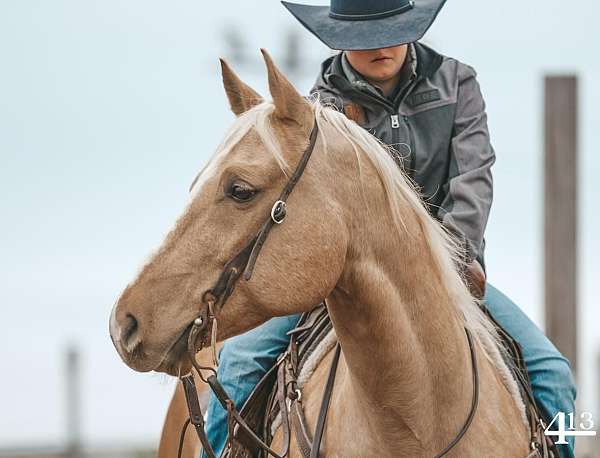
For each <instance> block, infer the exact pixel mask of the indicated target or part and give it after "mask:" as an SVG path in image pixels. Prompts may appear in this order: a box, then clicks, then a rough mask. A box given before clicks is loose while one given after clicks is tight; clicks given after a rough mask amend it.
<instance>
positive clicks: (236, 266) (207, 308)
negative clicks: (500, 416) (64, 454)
mask: <svg viewBox="0 0 600 458" xmlns="http://www.w3.org/2000/svg"><path fill="white" fill-rule="evenodd" d="M318 133H319V128H318V125H317V122H316V120H315V123H314V125H313V127H312V130H311V133H310V137H309V143H308V146H307V148H306V149H305V150H304V153H303V154H302V157H301V159H300V162H299V163H298V165H297V166H296V169H295V170H294V173H293V174H292V176H291V177H290V178H289V180H288V182H287V184H286V185H285V187H284V188H283V190H282V191H281V194H280V195H279V198H278V199H277V200H276V201H275V203H274V204H273V206H272V208H271V212H270V215H269V218H268V219H267V220H266V221H265V223H264V224H263V225H262V227H261V228H260V230H259V232H258V234H257V235H256V236H255V237H254V238H252V239H251V240H250V241H249V242H248V243H247V245H246V246H245V247H244V248H243V249H242V250H241V251H240V252H239V253H237V254H236V255H235V256H234V257H233V258H231V259H230V260H229V261H228V262H227V264H225V266H224V268H223V270H222V272H221V274H220V275H219V278H218V279H217V281H216V282H215V284H214V285H213V287H212V288H211V289H209V290H208V291H206V292H205V293H204V294H203V296H202V304H203V306H202V309H201V310H200V314H199V315H198V316H197V317H196V318H195V319H194V321H193V322H192V323H191V324H190V332H189V335H188V339H187V354H188V356H189V359H190V361H191V364H192V366H193V368H194V369H195V370H196V372H197V373H198V376H199V377H200V379H201V380H202V382H204V383H206V384H208V385H209V387H210V388H211V390H212V391H213V393H214V394H215V396H216V398H217V399H218V401H219V403H220V404H221V405H222V406H223V408H224V409H225V410H226V411H227V414H228V420H227V423H228V429H229V438H228V443H227V446H226V447H227V449H229V450H231V449H232V447H233V433H234V428H235V427H236V426H237V427H238V428H241V429H242V430H243V431H244V433H246V434H247V436H248V437H249V439H250V440H251V441H252V442H253V443H254V445H256V446H257V447H258V448H260V449H261V450H262V451H263V452H265V453H266V454H267V456H268V455H270V456H272V457H274V458H284V457H286V456H287V455H288V453H289V449H290V425H289V417H288V415H287V412H288V411H289V409H290V404H291V402H294V401H296V400H298V399H299V397H298V398H296V399H292V398H290V399H289V400H288V399H286V396H285V393H283V388H282V387H280V389H279V390H278V391H280V392H281V393H278V395H277V402H278V403H279V407H280V410H281V412H282V415H283V414H285V418H286V421H284V422H283V423H284V424H283V427H284V438H285V440H284V442H285V444H286V445H285V448H284V451H283V452H280V453H278V452H276V451H274V450H273V449H272V448H271V447H270V446H269V445H268V444H266V443H265V442H264V441H263V440H262V439H261V438H260V437H259V436H258V435H257V434H256V433H255V432H254V431H253V430H252V428H250V426H248V424H247V423H246V421H244V419H243V418H242V417H241V415H240V413H239V411H238V410H237V408H236V407H235V404H234V402H233V401H232V400H231V398H230V397H229V395H228V394H227V392H226V390H225V388H223V386H222V385H221V384H220V383H219V381H218V380H217V373H216V371H215V369H214V368H212V367H205V366H200V365H199V364H198V362H197V360H196V353H197V352H198V351H199V350H201V349H202V348H203V347H204V346H205V344H206V342H205V341H204V340H205V336H204V331H206V330H207V329H209V328H210V334H211V336H210V346H211V347H212V352H213V361H214V363H215V365H217V364H218V358H217V354H216V339H217V318H216V314H217V313H218V311H220V310H221V309H222V308H223V306H224V305H225V303H226V302H227V299H229V297H230V296H231V294H232V293H233V291H234V288H235V285H236V283H237V281H238V280H239V278H240V277H241V276H242V274H243V276H244V280H246V281H249V280H250V279H251V277H252V273H253V271H254V266H255V264H256V261H257V259H258V256H259V254H260V251H261V249H262V247H263V245H264V243H265V241H266V239H267V237H268V235H269V233H270V231H271V229H272V228H273V227H274V226H275V225H278V224H281V223H282V222H283V221H284V219H285V217H286V214H287V208H286V201H287V199H288V198H289V196H290V194H291V193H292V191H293V190H294V187H295V186H296V184H297V183H298V181H299V180H300V178H301V177H302V174H303V173H304V170H305V168H306V165H307V163H308V161H309V159H310V157H311V155H312V152H313V150H314V148H315V144H316V140H317V137H318ZM465 332H466V334H467V341H468V344H469V350H470V354H471V363H472V368H473V400H472V403H471V408H470V411H469V414H468V416H467V419H466V421H465V423H464V424H463V426H462V428H461V430H460V431H459V433H458V434H457V436H456V437H455V438H454V439H453V440H452V441H451V442H450V444H448V446H447V447H446V448H445V449H444V450H443V451H442V452H440V453H439V454H438V455H436V457H435V458H441V457H443V456H444V455H446V454H447V453H448V452H449V451H450V450H451V449H452V448H453V447H454V446H455V445H456V444H458V442H459V441H460V440H461V439H462V437H463V436H464V435H465V434H466V432H467V431H468V429H469V426H470V425H471V423H472V421H473V418H474V416H475V412H476V410H477V404H478V399H479V372H478V369H477V358H476V355H475V347H474V345H473V341H472V337H471V334H470V332H469V330H468V329H466V328H465ZM200 336H202V338H201V341H200V345H199V346H198V345H197V340H198V338H199V337H200ZM339 357H340V347H339V344H338V345H337V347H336V350H335V355H334V359H333V364H332V367H331V368H330V371H329V377H328V380H327V384H326V387H325V388H326V389H325V392H324V395H323V400H322V403H321V409H320V412H319V418H318V421H317V430H316V431H315V440H314V442H313V443H312V444H307V445H308V451H309V452H310V458H316V457H318V456H319V449H320V444H321V439H322V436H323V432H324V428H325V421H326V416H327V411H328V407H329V402H330V399H331V393H332V391H333V383H334V380H335V374H336V369H337V363H338V361H339ZM282 361H283V359H281V360H279V361H278V363H277V364H281V362H282ZM202 371H208V372H210V373H211V375H209V376H208V377H204V375H203V373H202ZM179 378H180V380H181V383H182V384H183V388H184V393H185V398H186V403H187V407H188V411H189V419H187V420H186V421H185V423H184V425H183V427H182V430H181V434H180V437H179V447H178V454H177V456H178V457H179V458H181V454H182V452H183V445H184V440H185V433H186V431H187V428H188V427H189V425H190V424H192V425H193V426H194V429H195V430H196V433H197V435H198V438H199V439H200V443H201V444H202V447H203V449H204V452H205V453H206V455H207V456H208V457H209V458H217V456H216V453H215V451H214V449H213V448H212V446H211V444H210V442H209V440H208V437H207V435H206V432H205V430H204V416H203V413H202V409H201V407H200V402H199V399H198V392H197V390H196V385H195V382H194V375H193V372H192V371H190V372H189V373H188V374H186V375H183V376H180V377H179ZM287 397H288V398H289V396H287ZM295 407H297V406H295ZM302 448H303V449H304V448H305V447H302Z"/></svg>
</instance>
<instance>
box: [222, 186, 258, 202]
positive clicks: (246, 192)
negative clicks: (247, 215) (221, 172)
mask: <svg viewBox="0 0 600 458" xmlns="http://www.w3.org/2000/svg"><path fill="white" fill-rule="evenodd" d="M228 194H229V196H231V198H232V199H234V200H237V201H238V202H248V201H249V200H252V198H253V197H254V196H255V195H256V191H255V190H254V189H252V187H251V186H250V185H249V184H248V183H241V182H235V183H232V184H231V187H230V188H229V192H228Z"/></svg>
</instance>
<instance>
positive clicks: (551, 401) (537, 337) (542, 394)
mask: <svg viewBox="0 0 600 458" xmlns="http://www.w3.org/2000/svg"><path fill="white" fill-rule="evenodd" d="M485 303H486V305H487V307H488V309H489V310H490V312H491V313H492V315H493V316H494V318H495V319H496V320H497V321H498V323H500V324H501V325H502V326H503V327H504V329H506V331H507V332H508V333H509V334H510V335H511V336H512V337H513V338H514V339H515V340H516V341H517V342H519V344H520V345H521V347H522V349H523V357H524V358H525V363H526V364H527V370H528V372H529V377H530V379H531V385H532V387H533V395H534V397H535V400H536V402H537V404H538V406H539V407H540V409H541V410H542V414H543V415H544V416H545V418H546V420H547V422H548V423H549V422H550V421H551V420H552V418H554V416H555V415H556V414H557V413H558V412H565V414H568V413H570V412H575V395H576V391H575V383H574V381H573V376H572V374H571V366H570V364H569V361H568V360H567V359H566V358H565V357H564V356H562V355H561V354H560V352H559V351H558V350H557V349H556V347H555V346H554V345H553V344H552V342H550V340H548V338H547V337H546V336H545V335H544V334H543V333H542V331H540V329H539V328H538V327H537V326H536V325H535V324H534V323H533V322H532V321H531V320H530V319H529V318H528V317H527V315H525V313H523V311H521V309H520V308H519V307H518V306H517V305H516V304H515V303H514V302H513V301H511V300H510V299H509V298H508V297H506V296H505V295H504V294H502V293H501V292H500V291H498V290H497V289H496V288H494V287H493V286H492V285H490V284H489V283H488V284H487V287H486V293H485ZM552 429H554V427H553V428H552ZM567 440H568V442H569V445H568V446H567V445H559V446H558V449H559V451H560V453H561V456H562V457H565V458H573V457H574V456H575V455H574V454H573V447H574V440H575V438H574V436H570V437H568V438H567Z"/></svg>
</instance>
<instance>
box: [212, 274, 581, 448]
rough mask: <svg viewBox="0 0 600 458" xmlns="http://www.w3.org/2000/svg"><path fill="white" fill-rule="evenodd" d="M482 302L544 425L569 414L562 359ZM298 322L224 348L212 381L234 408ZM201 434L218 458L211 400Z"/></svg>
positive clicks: (517, 316)
mask: <svg viewBox="0 0 600 458" xmlns="http://www.w3.org/2000/svg"><path fill="white" fill-rule="evenodd" d="M485 302H486V305H487V307H488V308H489V310H490V312H491V313H492V315H493V316H494V318H496V320H497V321H498V322H499V323H500V324H501V325H502V326H503V327H504V328H505V329H506V330H507V331H508V332H509V333H510V335H511V336H512V337H513V338H514V339H515V340H517V341H518V342H519V343H520V344H521V346H522V347H523V356H524V358H525V363H526V364H527V369H528V371H529V376H530V378H531V384H532V385H533V393H534V396H535V399H536V401H537V403H538V405H539V406H540V408H541V409H542V411H543V414H544V415H545V417H546V419H547V420H548V421H550V420H551V419H552V418H553V417H554V415H556V413H557V412H566V413H569V412H574V411H575V394H576V392H575V384H574V382H573V377H572V375H571V368H570V365H569V362H568V361H567V359H565V358H564V357H563V356H562V355H561V354H560V353H559V352H558V350H557V349H556V348H555V347H554V345H552V343H551V342H550V341H549V340H548V338H547V337H546V336H545V335H544V334H543V333H542V331H540V330H539V328H538V327H537V326H536V325H535V324H534V323H533V322H532V321H531V320H530V319H529V318H528V317H527V316H526V315H525V314H524V313H523V312H522V311H521V309H519V307H517V305H516V304H514V303H513V302H512V301H511V300H510V299H509V298H508V297H506V296H505V295H504V294H502V293H501V292H500V291H498V290H497V289H496V288H494V287H493V286H492V285H490V284H488V285H487V288H486V294H485ZM298 318H299V315H293V316H289V317H280V318H273V319H271V320H269V321H267V322H266V323H265V324H263V325H262V326H259V327H258V328H256V329H253V330H252V331H249V332H247V333H245V334H242V335H240V336H237V337H234V338H232V339H229V340H228V341H227V342H225V344H224V345H223V348H222V350H221V354H220V361H221V363H220V365H219V370H218V378H219V380H220V382H221V383H222V384H223V386H224V387H225V389H226V390H227V392H228V393H229V395H230V396H231V398H232V399H233V401H234V402H235V404H236V406H237V407H238V408H241V407H242V405H243V404H244V402H245V401H246V399H247V398H248V396H249V395H250V393H251V392H252V390H253V388H254V386H255V385H256V384H257V383H258V381H259V380H260V379H261V377H262V376H263V375H264V374H265V373H266V372H267V371H268V370H269V368H270V367H271V366H272V365H273V364H274V363H275V361H276V359H277V356H279V354H280V353H281V352H283V351H284V350H285V348H286V347H287V345H288V343H289V338H288V337H287V336H286V332H287V331H289V330H290V329H292V328H293V327H294V326H295V325H296V323H297V322H298ZM206 432H207V434H208V438H209V440H210V442H211V444H212V445H213V447H214V449H215V452H216V453H217V456H218V455H219V454H220V453H221V452H222V450H223V448H224V447H225V444H226V441H227V413H226V411H225V410H224V409H223V408H222V407H221V405H220V404H219V402H218V401H217V400H216V398H215V397H214V395H211V398H210V401H209V405H208V421H207V425H206ZM507 440H510V438H507ZM568 441H569V446H566V445H559V446H558V447H559V450H560V452H561V455H562V456H563V457H565V458H573V457H574V454H573V446H574V437H573V436H571V437H569V438H568ZM203 456H205V455H203Z"/></svg>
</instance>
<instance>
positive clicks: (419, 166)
mask: <svg viewBox="0 0 600 458" xmlns="http://www.w3.org/2000/svg"><path fill="white" fill-rule="evenodd" d="M410 55H411V56H412V57H411V58H410V60H409V62H407V65H405V66H404V67H403V70H402V71H403V72H404V73H405V75H404V77H403V78H402V79H401V82H400V83H399V88H398V91H397V92H396V93H395V96H394V97H393V100H392V99H390V98H386V97H384V96H383V95H382V94H380V93H378V92H377V91H376V90H374V88H373V87H372V86H371V85H369V84H368V83H367V82H366V81H364V79H362V78H361V77H360V76H359V75H358V76H357V74H350V75H349V74H348V64H347V63H346V62H344V61H345V57H344V56H343V54H337V55H335V56H332V57H330V58H328V59H327V60H326V61H325V62H323V65H322V69H321V73H320V75H319V77H318V78H317V82H316V83H315V85H314V87H313V89H312V90H311V93H314V92H318V93H319V94H320V98H321V101H322V102H324V103H328V104H333V105H335V106H336V107H337V108H338V109H340V110H343V111H345V112H346V113H347V114H349V109H352V110H353V111H352V112H353V113H354V114H356V109H357V107H358V108H359V111H360V114H361V116H360V118H359V119H358V122H359V123H360V124H361V125H362V126H363V127H364V128H365V129H367V130H369V131H370V132H371V133H372V134H373V135H375V136H376V137H378V138H379V139H380V140H381V141H383V142H384V143H386V144H388V145H391V146H393V147H394V149H395V153H397V157H396V158H395V159H396V160H397V162H398V163H399V164H401V165H402V166H403V167H404V169H405V171H406V172H407V173H408V174H409V176H410V177H411V178H412V179H413V180H414V181H415V182H416V183H417V184H418V185H419V186H420V188H421V193H422V195H423V198H424V199H425V201H426V202H427V203H428V206H429V210H430V212H431V214H432V215H433V216H434V217H436V218H438V219H439V220H440V221H441V222H442V224H443V225H444V226H445V227H447V228H448V229H449V230H450V231H451V232H453V233H454V234H455V235H456V236H458V237H459V239H460V240H461V241H462V243H463V244H464V246H465V249H466V253H467V261H470V260H472V259H478V260H479V261H480V262H481V264H482V265H484V263H483V251H484V247H485V241H484V237H483V234H484V231H485V226H486V224H487V220H488V215H489V211H490V206H491V204H492V174H491V170H490V169H491V166H492V164H493V163H494V161H495V154H494V150H493V148H492V146H491V144H490V138H489V133H488V127H487V117H486V114H485V104H484V101H483V97H482V95H481V92H480V89H479V84H478V83H477V80H476V79H475V76H476V73H475V71H474V70H473V69H472V68H471V67H469V66H467V65H465V64H463V63H461V62H459V61H457V60H456V59H451V58H448V57H445V56H442V55H440V54H438V53H436V52H435V51H433V50H432V49H430V48H428V47H427V46H425V45H423V44H420V43H415V44H414V45H413V46H412V47H411V54H410ZM350 68H351V67H350ZM407 68H408V70H407ZM353 119H355V120H356V116H353Z"/></svg>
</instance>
